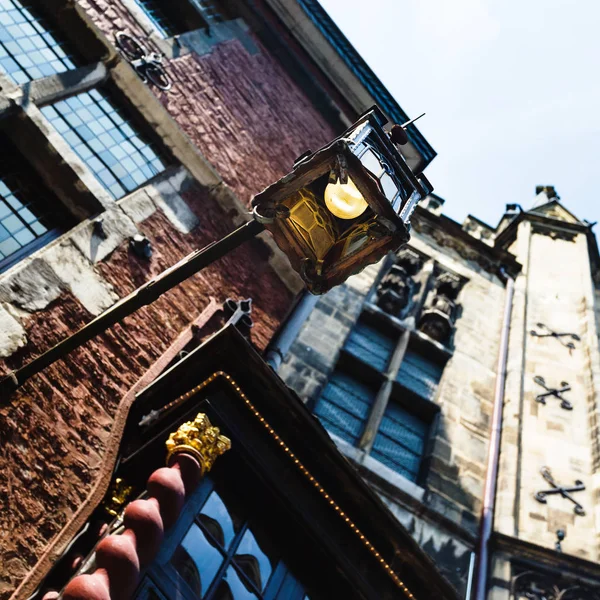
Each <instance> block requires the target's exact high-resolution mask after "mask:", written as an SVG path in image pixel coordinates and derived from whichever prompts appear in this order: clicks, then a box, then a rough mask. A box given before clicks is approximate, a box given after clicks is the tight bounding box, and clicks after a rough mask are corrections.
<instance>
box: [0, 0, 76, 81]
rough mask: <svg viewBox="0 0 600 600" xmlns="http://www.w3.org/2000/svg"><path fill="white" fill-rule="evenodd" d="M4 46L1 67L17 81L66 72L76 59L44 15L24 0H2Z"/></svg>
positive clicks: (0, 33)
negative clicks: (4, 0) (53, 30)
mask: <svg viewBox="0 0 600 600" xmlns="http://www.w3.org/2000/svg"><path fill="white" fill-rule="evenodd" d="M26 6H27V8H25V7H26ZM40 33H41V34H42V35H40ZM0 46H1V47H2V50H3V52H2V53H1V54H0V56H2V57H4V58H1V59H0V67H1V68H2V70H4V71H5V72H6V73H7V74H8V75H9V77H10V78H11V79H12V80H13V81H14V82H15V83H17V84H23V83H25V82H27V81H30V80H32V79H37V78H38V77H40V76H47V75H54V74H55V73H62V72H64V71H66V70H67V68H73V66H74V63H75V62H76V61H75V59H74V57H73V56H72V54H71V52H70V50H69V48H68V46H67V45H66V44H65V42H64V41H63V40H62V39H60V36H59V35H58V34H56V33H55V32H51V31H50V29H49V27H48V24H47V23H46V22H45V20H44V18H43V17H42V16H41V14H39V13H37V11H35V10H34V9H32V8H30V7H29V6H28V4H27V3H26V2H21V1H20V0H13V2H12V3H10V2H0ZM34 49H37V50H36V51H34ZM7 55H8V56H7ZM61 59H64V60H61Z"/></svg>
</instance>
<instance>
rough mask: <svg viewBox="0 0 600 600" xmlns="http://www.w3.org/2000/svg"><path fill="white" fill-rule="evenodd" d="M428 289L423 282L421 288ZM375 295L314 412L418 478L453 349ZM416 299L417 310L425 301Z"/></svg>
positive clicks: (334, 430) (342, 435)
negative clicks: (386, 306) (380, 302)
mask: <svg viewBox="0 0 600 600" xmlns="http://www.w3.org/2000/svg"><path fill="white" fill-rule="evenodd" d="M388 268H389V265H388ZM430 272H433V270H430ZM403 273H404V271H403ZM405 274H406V273H405ZM427 289H428V284H427V282H426V281H423V282H422V284H421V285H420V286H419V290H422V291H423V293H426V291H427ZM400 291H402V290H400ZM398 295H399V294H398ZM374 297H375V296H374V294H371V295H370V296H368V297H367V301H366V303H365V306H364V310H363V311H362V313H361V315H360V317H359V319H358V320H357V321H356V322H355V324H354V326H353V327H352V329H351V330H350V332H349V334H348V337H347V338H346V342H345V344H344V346H343V347H342V348H341V350H340V355H339V357H338V359H337V362H336V364H335V367H334V370H333V372H332V374H331V375H330V377H329V380H328V381H327V383H326V384H325V385H324V386H323V388H322V391H321V393H320V396H319V398H318V399H317V401H316V403H315V407H314V412H315V415H316V416H317V417H318V418H319V419H320V420H321V422H322V423H323V425H324V426H325V427H326V428H327V430H328V431H330V432H331V434H332V435H333V436H335V437H337V438H339V439H340V440H342V441H344V442H346V443H348V444H350V445H352V446H355V447H359V448H361V449H362V450H364V451H365V452H366V453H368V454H370V455H371V456H372V457H373V458H375V459H377V460H378V461H379V462H381V463H382V464H384V465H385V466H387V467H388V468H390V469H392V470H394V471H396V472H397V473H400V474H401V475H403V476H404V477H406V478H407V479H410V480H411V481H418V480H419V479H420V478H421V477H422V473H421V471H422V468H421V465H422V463H423V458H424V456H425V454H426V453H427V452H428V448H429V444H428V440H429V437H430V430H431V424H432V422H433V420H434V416H435V414H436V412H437V410H438V408H437V406H436V405H435V404H434V401H435V398H436V394H437V389H438V384H439V382H440V379H441V377H442V373H443V370H444V365H445V363H446V361H447V360H448V358H449V355H450V352H449V351H448V350H446V349H444V348H442V347H441V344H438V343H436V342H435V341H433V340H431V339H429V338H428V337H426V336H425V335H423V334H422V333H421V332H419V331H417V330H416V328H415V322H416V319H415V316H413V315H411V318H410V319H408V320H405V321H402V320H401V319H399V318H397V316H396V314H389V313H387V312H385V311H384V310H382V309H381V308H380V307H379V306H378V305H376V304H374V303H373V302H372V299H373V298H374ZM416 304H417V306H416V310H417V311H418V310H419V305H420V306H422V302H421V301H418V302H417V303H416ZM416 316H418V314H417V315H416Z"/></svg>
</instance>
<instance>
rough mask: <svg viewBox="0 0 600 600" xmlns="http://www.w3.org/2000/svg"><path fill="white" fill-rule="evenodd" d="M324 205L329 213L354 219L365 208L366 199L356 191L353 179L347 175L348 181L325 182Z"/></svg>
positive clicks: (341, 217) (342, 217)
mask: <svg viewBox="0 0 600 600" xmlns="http://www.w3.org/2000/svg"><path fill="white" fill-rule="evenodd" d="M325 205H326V206H327V208H328V209H329V211H330V212H331V214H333V215H335V216H336V217H339V218H340V219H356V217H360V215H362V214H363V213H364V212H365V210H367V206H369V205H368V204H367V201H366V200H365V199H364V198H363V195H362V194H361V193H360V192H359V191H358V188H357V187H356V185H354V181H352V179H350V178H349V177H348V183H340V180H339V179H338V180H337V181H336V182H335V183H329V184H327V187H326V188H325Z"/></svg>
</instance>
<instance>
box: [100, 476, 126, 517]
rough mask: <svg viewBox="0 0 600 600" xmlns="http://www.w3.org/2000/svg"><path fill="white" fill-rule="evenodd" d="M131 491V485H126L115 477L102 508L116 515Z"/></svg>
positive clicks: (112, 515) (111, 514)
mask: <svg viewBox="0 0 600 600" xmlns="http://www.w3.org/2000/svg"><path fill="white" fill-rule="evenodd" d="M132 492H133V487H132V486H130V485H127V484H126V483H125V481H124V480H123V479H121V478H120V477H117V478H116V479H115V481H114V482H113V484H112V486H111V488H110V492H109V494H108V498H107V500H106V501H105V502H104V510H105V511H106V512H107V513H108V514H109V515H110V516H111V517H117V516H118V515H119V514H120V512H121V510H122V509H123V507H124V506H125V504H127V501H128V500H129V496H131V493H132Z"/></svg>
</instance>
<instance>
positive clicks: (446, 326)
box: [419, 273, 463, 344]
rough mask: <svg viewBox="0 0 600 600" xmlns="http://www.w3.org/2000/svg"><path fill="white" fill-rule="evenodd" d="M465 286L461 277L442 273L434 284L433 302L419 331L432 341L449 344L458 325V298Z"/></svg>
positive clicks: (427, 307)
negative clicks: (455, 326) (456, 324)
mask: <svg viewBox="0 0 600 600" xmlns="http://www.w3.org/2000/svg"><path fill="white" fill-rule="evenodd" d="M462 286H463V282H462V281H461V279H460V277H458V276H457V275H453V274H452V273H441V274H440V275H438V276H437V278H436V279H435V282H434V286H433V291H432V294H431V295H430V297H431V300H430V302H429V303H428V305H427V306H426V308H425V310H424V311H423V313H422V315H421V319H420V320H419V330H420V331H421V332H423V333H424V334H425V335H427V336H429V337H430V338H431V339H433V340H436V341H437V342H440V343H441V344H447V343H448V341H449V340H450V336H451V335H452V332H453V331H454V325H455V323H456V312H457V305H456V298H457V297H458V294H459V292H460V290H461V288H462Z"/></svg>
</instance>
